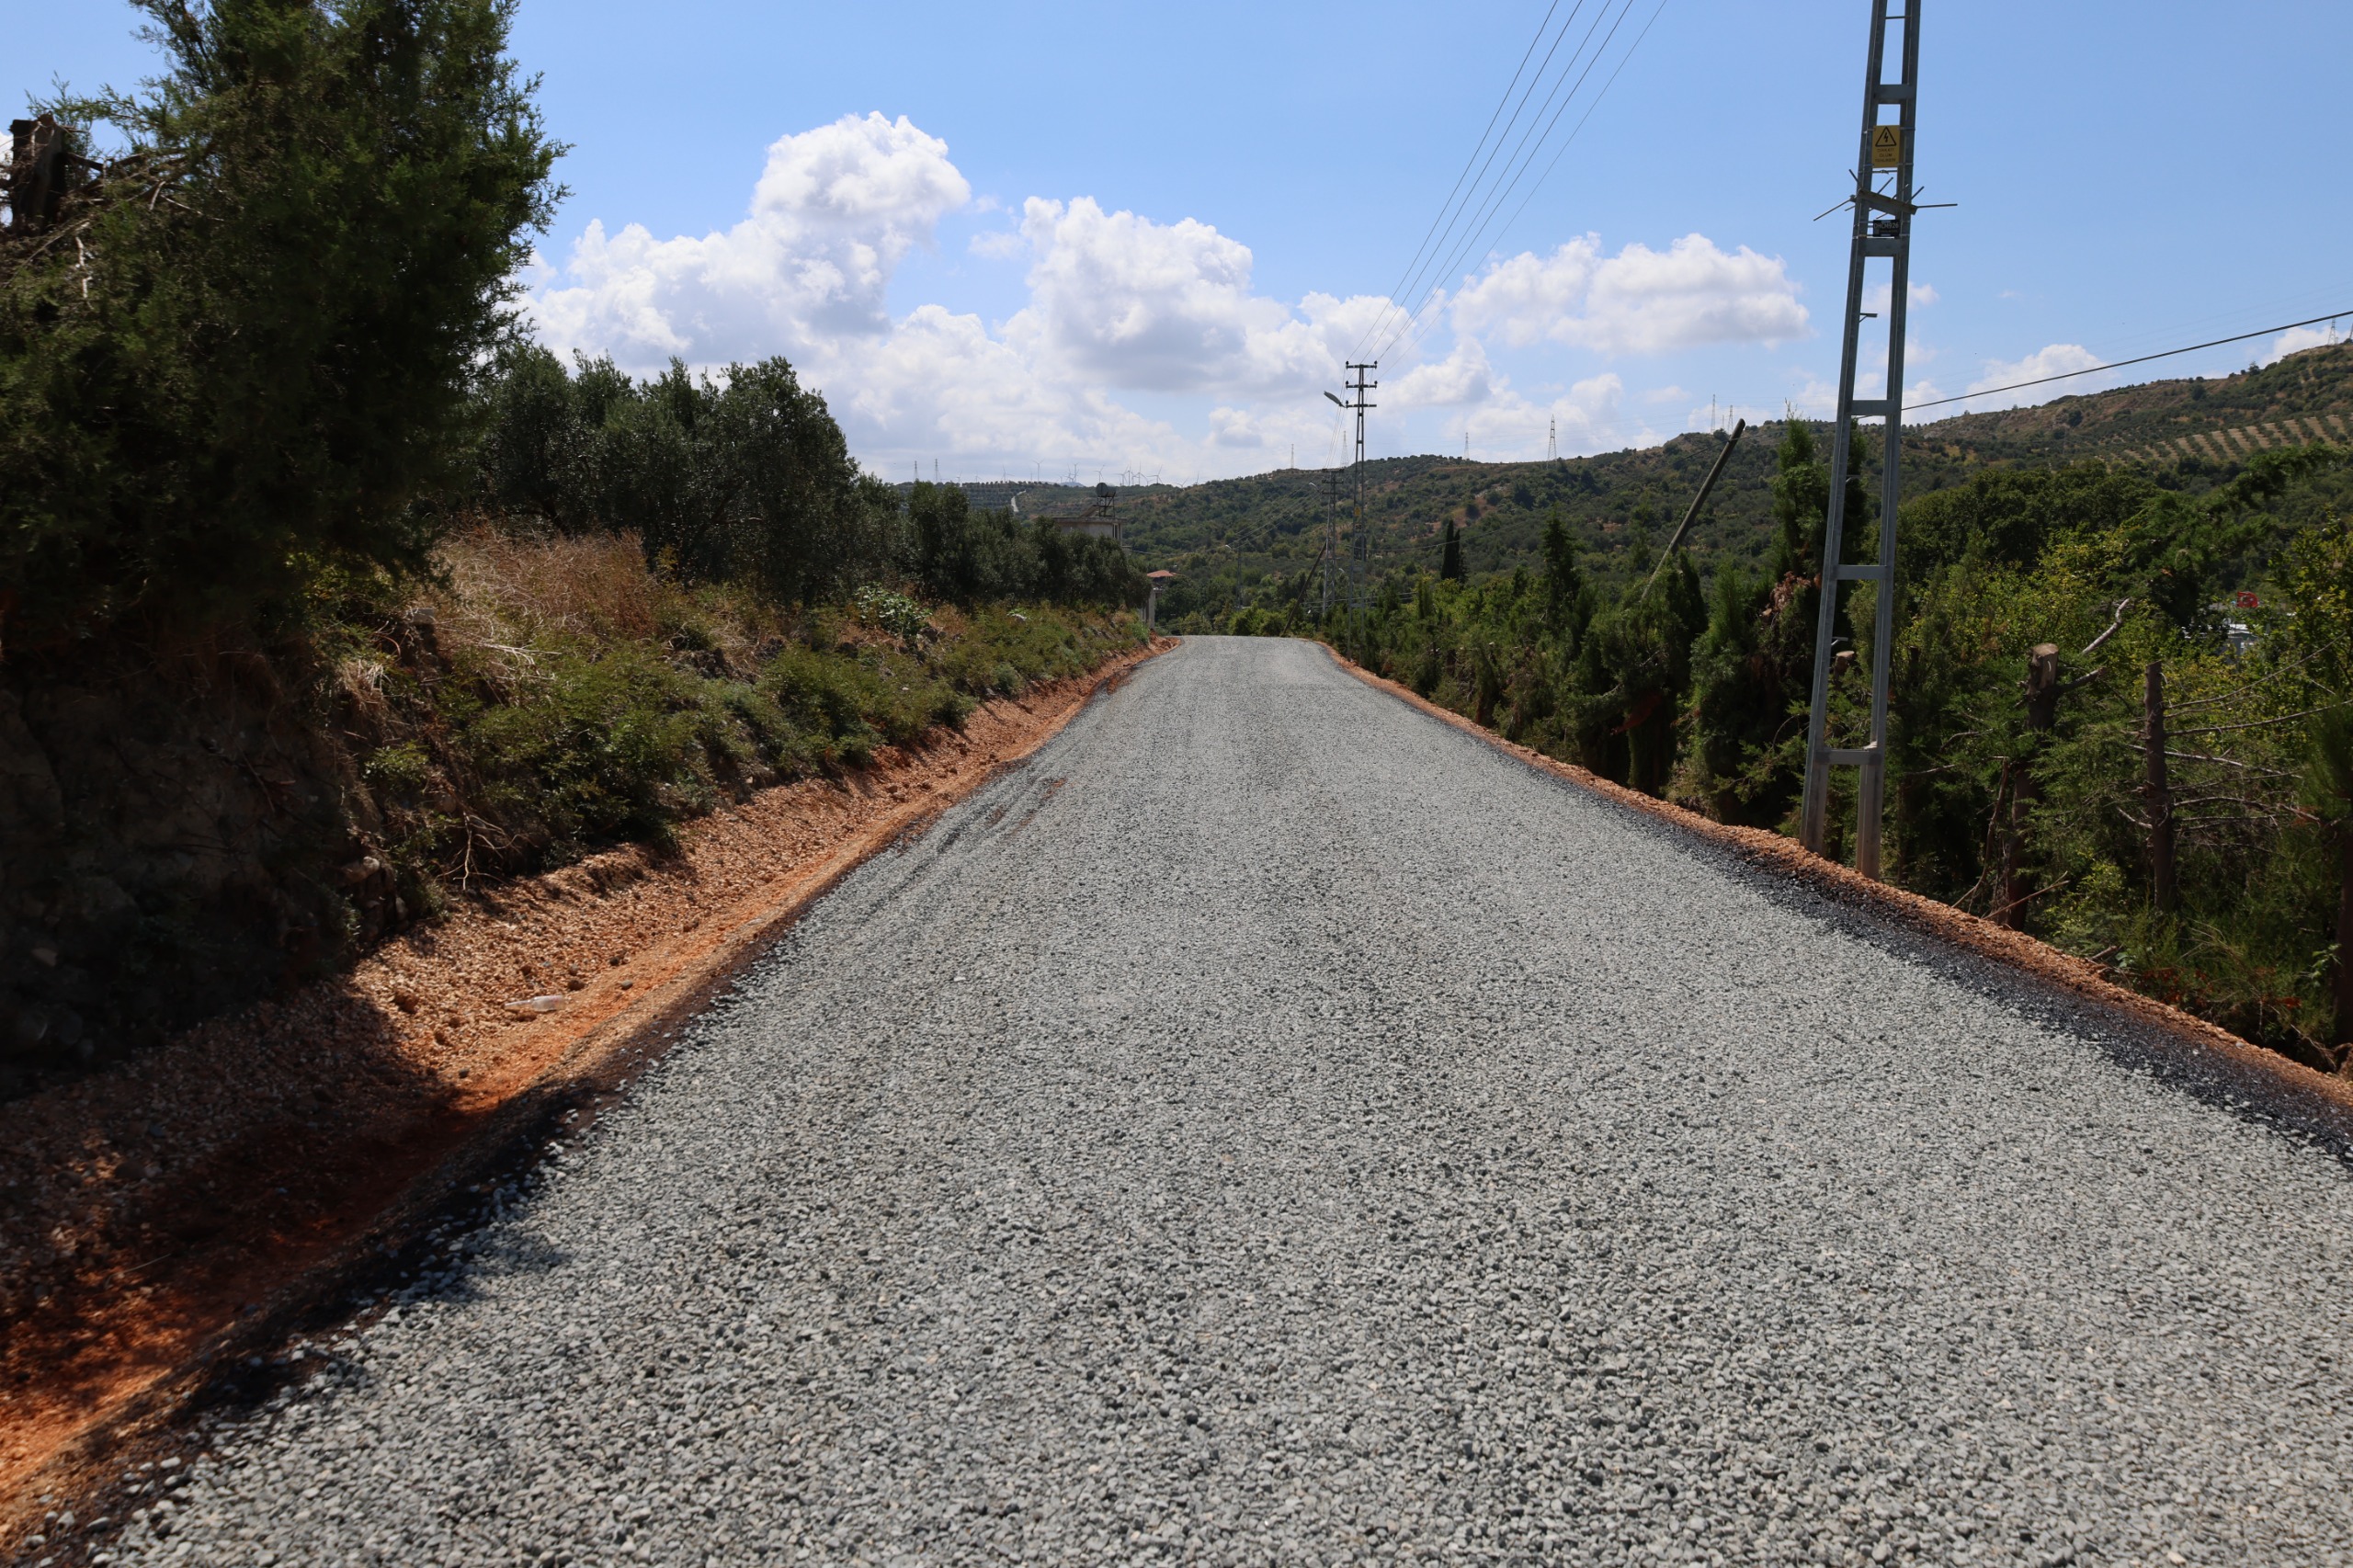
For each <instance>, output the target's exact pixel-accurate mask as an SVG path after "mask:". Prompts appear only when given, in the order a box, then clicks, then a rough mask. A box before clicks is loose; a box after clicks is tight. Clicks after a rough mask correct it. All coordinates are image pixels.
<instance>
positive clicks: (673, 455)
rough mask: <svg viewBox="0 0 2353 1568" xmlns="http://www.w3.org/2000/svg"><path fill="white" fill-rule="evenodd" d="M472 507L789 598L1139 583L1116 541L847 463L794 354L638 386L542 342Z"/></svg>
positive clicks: (977, 599)
mask: <svg viewBox="0 0 2353 1568" xmlns="http://www.w3.org/2000/svg"><path fill="white" fill-rule="evenodd" d="M484 401H485V403H486V405H487V408H488V415H489V416H488V419H487V427H486V431H485V435H484V437H483V447H482V452H483V456H482V465H481V488H480V491H479V493H478V495H477V496H476V497H475V498H474V499H473V502H472V504H473V505H476V506H481V507H483V508H485V509H487V510H488V511H490V512H491V513H493V514H494V515H497V516H502V517H517V518H529V519H533V520H535V521H537V522H540V523H541V524H544V525H545V526H546V527H548V528H552V529H554V530H555V531H557V532H559V533H563V534H568V535H584V534H591V533H608V534H612V533H626V534H630V535H631V536H633V537H635V538H637V539H638V540H642V542H643V544H644V546H645V550H646V553H647V555H648V557H649V559H651V560H652V561H653V562H654V563H655V564H656V565H657V566H658V567H659V568H660V569H661V570H662V571H663V572H664V573H665V574H667V575H669V576H672V577H675V578H676V579H678V580H680V581H682V582H687V583H722V582H740V583H750V584H755V585H758V587H759V588H760V589H761V591H762V592H764V593H765V594H766V595H767V597H769V598H771V599H773V600H775V601H776V602H778V603H779V604H792V603H805V604H820V603H825V602H828V601H832V600H835V599H839V598H841V597H845V596H846V595H847V594H848V593H850V592H851V591H852V590H853V589H855V588H857V587H858V586H859V585H868V584H872V583H874V582H876V581H878V580H891V581H897V580H901V579H904V580H905V582H906V583H907V585H909V586H912V587H915V588H916V589H918V590H919V591H921V592H922V593H925V594H927V595H929V596H930V597H934V598H937V599H941V600H945V601H947V602H949V603H951V604H957V605H961V606H965V607H967V608H970V607H972V606H975V605H980V604H983V603H988V602H991V601H998V600H1008V599H1020V600H1042V601H1049V602H1052V603H1057V604H1071V605H1080V604H1086V605H1098V606H1105V605H1129V604H1135V603H1137V602H1139V601H1140V600H1141V599H1142V597H1143V582H1142V575H1141V574H1139V573H1138V572H1137V570H1136V568H1135V566H1134V565H1133V563H1131V562H1130V561H1129V560H1128V558H1127V555H1126V553H1125V552H1124V551H1122V550H1120V547H1119V545H1118V544H1117V543H1116V542H1114V541H1112V540H1102V539H1090V538H1087V537H1086V536H1084V535H1079V534H1074V533H1072V532H1070V531H1068V530H1066V529H1063V528H1060V527H1057V526H1056V525H1054V524H1053V523H1051V522H1049V521H1046V520H1044V519H1039V520H1037V521H1034V522H1031V523H1028V524H1024V523H1022V522H1020V521H1019V520H1018V519H1017V518H1016V517H1013V516H1012V514H1011V513H1010V512H1001V511H984V510H976V509H975V508H973V507H972V505H971V503H970V501H969V499H968V497H967V495H966V494H965V492H964V491H963V490H962V489H961V488H959V487H958V486H955V485H938V484H917V485H915V487H914V488H913V490H912V492H910V493H909V494H907V496H906V497H905V498H904V501H903V500H902V498H901V496H900V494H899V493H898V492H897V491H896V490H894V489H892V487H891V486H889V485H886V484H884V483H881V481H880V480H877V479H874V478H873V477H871V476H870V475H867V474H864V473H861V472H859V470H858V465H857V464H856V463H855V462H854V461H853V460H851V458H850V456H849V450H848V448H847V445H846V444H845V443H844V442H843V439H842V435H841V431H840V429H839V427H838V426H835V423H834V420H833V416H832V415H830V414H829V413H828V412H827V411H826V408H825V402H824V398H822V397H821V396H819V395H818V394H817V393H815V392H812V391H810V390H808V389H807V388H804V387H803V386H801V383H800V381H799V379H798V378H797V377H796V376H795V375H794V373H793V370H792V368H791V367H790V365H788V364H786V363H785V362H784V361H783V360H782V359H767V360H763V361H761V362H760V363H759V364H756V365H749V366H744V365H738V366H733V367H731V368H730V369H728V371H727V372H726V374H724V375H722V376H716V377H710V376H706V377H696V376H694V375H691V374H690V373H688V370H687V369H686V368H685V367H684V366H682V365H676V364H674V365H672V366H671V368H670V369H669V370H668V371H667V372H666V373H665V374H664V375H662V376H660V377H657V378H656V379H654V380H653V381H642V382H641V381H633V380H631V378H630V377H629V376H628V375H626V374H624V373H623V372H622V371H620V369H617V368H616V367H615V366H614V365H613V364H612V363H611V362H610V361H609V360H601V359H592V360H583V361H582V362H581V363H580V364H579V366H578V367H577V368H576V369H574V370H567V369H565V368H564V366H563V362H562V361H561V360H559V359H557V358H556V357H555V356H554V355H552V354H550V353H548V352H547V351H546V350H545V349H543V348H540V347H536V346H533V345H522V346H518V347H514V348H512V349H511V350H509V352H508V353H507V354H506V355H505V356H504V357H503V358H502V360H501V362H500V364H499V367H498V369H497V373H496V374H495V375H494V378H493V379H492V381H491V383H490V385H489V388H488V390H487V392H486V393H485V399H484Z"/></svg>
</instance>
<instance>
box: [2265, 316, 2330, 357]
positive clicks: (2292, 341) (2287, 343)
mask: <svg viewBox="0 0 2353 1568" xmlns="http://www.w3.org/2000/svg"><path fill="white" fill-rule="evenodd" d="M2344 341H2345V336H2344V335H2343V334H2342V333H2340V332H2338V331H2337V330H2336V327H2335V326H2333V325H2332V326H2329V327H2326V328H2321V327H2315V326H2291V327H2290V328H2289V329H2288V330H2287V331H2285V332H2283V333H2281V334H2280V335H2279V337H2278V338H2276V339H2274V340H2273V342H2272V345H2271V347H2269V348H2268V349H2267V350H2265V352H2264V356H2263V362H2264V363H2265V364H2267V365H2276V364H2278V363H2279V361H2280V360H2282V359H2285V358H2287V357H2288V356H2289V355H2290V354H2302V352H2303V351H2304V350H2305V349H2307V348H2326V347H2331V346H2333V345H2335V344H2339V343H2342V342H2344Z"/></svg>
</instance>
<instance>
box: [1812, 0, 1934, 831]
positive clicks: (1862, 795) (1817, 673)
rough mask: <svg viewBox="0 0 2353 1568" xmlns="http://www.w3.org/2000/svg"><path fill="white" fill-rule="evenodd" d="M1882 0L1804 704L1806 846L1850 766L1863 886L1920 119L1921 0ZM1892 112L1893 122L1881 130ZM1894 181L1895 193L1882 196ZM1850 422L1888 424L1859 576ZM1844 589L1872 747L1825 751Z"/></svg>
mask: <svg viewBox="0 0 2353 1568" xmlns="http://www.w3.org/2000/svg"><path fill="white" fill-rule="evenodd" d="M1890 4H1891V0H1871V45H1870V64H1869V67H1868V70H1867V73H1866V74H1865V76H1864V78H1863V129H1862V139H1861V142H1859V148H1858V151H1859V162H1858V163H1857V164H1856V165H1855V195H1854V220H1855V225H1854V237H1853V244H1852V249H1851V250H1850V252H1849V256H1848V261H1847V322H1846V335H1845V338H1846V340H1845V346H1844V347H1843V348H1842V350H1841V354H1840V359H1839V366H1838V423H1837V426H1836V430H1835V431H1834V432H1833V434H1832V436H1831V440H1830V506H1829V512H1828V515H1827V517H1825V518H1824V528H1823V535H1822V608H1821V613H1820V616H1819V618H1818V619H1817V620H1816V622H1815V626H1814V640H1813V708H1812V710H1811V712H1810V714H1809V716H1808V718H1807V720H1806V762H1805V804H1804V811H1803V813H1802V822H1803V832H1804V837H1805V846H1806V847H1807V848H1808V849H1811V850H1813V852H1814V853H1815V854H1817V855H1819V854H1821V853H1822V850H1823V846H1824V843H1825V842H1827V839H1828V832H1827V829H1828V826H1829V822H1828V819H1829V813H1830V770H1831V768H1833V767H1859V768H1860V769H1862V778H1861V780H1860V785H1859V789H1858V790H1857V791H1856V795H1857V801H1856V812H1855V869H1857V870H1859V871H1860V872H1862V873H1863V875H1865V876H1867V877H1871V878H1877V877H1878V876H1879V874H1880V833H1879V830H1880V814H1881V804H1882V802H1883V801H1884V800H1885V798H1886V792H1887V671H1888V652H1889V648H1888V645H1889V643H1890V642H1893V634H1894V630H1895V510H1896V503H1897V501H1898V499H1899V498H1900V494H1901V490H1900V485H1899V483H1898V474H1897V458H1898V455H1899V454H1900V453H1901V451H1902V449H1903V444H1904V306H1905V304H1906V303H1907V302H1908V298H1907V297H1908V293H1909V290H1910V287H1911V271H1912V220H1913V219H1914V217H1915V216H1916V215H1917V214H1918V212H1919V208H1918V207H1917V206H1915V204H1914V202H1913V199H1912V131H1913V123H1914V116H1915V111H1916V110H1917V108H1918V101H1917V94H1916V85H1917V84H1918V81H1919V76H1920V5H1921V0H1905V4H1904V9H1903V11H1901V12H1900V13H1897V14H1895V15H1893V16H1891V15H1890V14H1889V10H1888V7H1889V5H1890ZM1891 21H1893V22H1897V23H1900V24H1901V25H1902V28H1903V31H1902V35H1901V42H1900V44H1899V45H1897V49H1898V50H1899V51H1900V60H1901V65H1902V72H1903V74H1902V75H1901V76H1900V77H1899V78H1898V79H1896V80H1894V81H1890V80H1888V77H1887V70H1888V63H1889V40H1888V23H1889V22H1891ZM1890 108H1893V110H1894V111H1895V118H1894V119H1893V120H1889V121H1885V122H1882V120H1881V114H1882V113H1883V112H1884V111H1885V110H1887V109H1890ZM1891 175H1892V176H1893V188H1892V189H1888V190H1882V189H1881V188H1880V187H1881V182H1882V180H1884V179H1886V178H1887V177H1888V176H1891ZM1881 260H1884V261H1886V262H1888V263H1889V264H1890V265H1889V268H1888V276H1887V282H1888V297H1887V312H1886V321H1885V325H1886V329H1887V381H1886V389H1885V395H1884V396H1881V397H1877V398H1859V397H1857V396H1856V395H1855V369H1856V363H1857V359H1858V358H1859V354H1860V351H1861V347H1862V343H1861V339H1862V326H1863V323H1864V322H1865V321H1866V320H1868V319H1870V312H1865V311H1864V309H1863V297H1864V287H1865V284H1864V274H1865V271H1866V269H1867V267H1869V266H1870V263H1872V262H1874V261H1881ZM1859 419H1881V420H1884V421H1885V422H1886V426H1885V430H1884V433H1883V434H1882V436H1881V443H1880V506H1879V550H1878V551H1877V552H1876V553H1877V555H1878V560H1877V561H1875V562H1872V563H1870V564H1869V565H1851V566H1850V565H1848V564H1847V555H1846V544H1847V475H1848V473H1849V472H1850V471H1851V467H1852V464H1853V460H1854V452H1853V446H1854V443H1853V440H1852V438H1851V437H1852V432H1853V430H1854V426H1855V421H1857V420H1859ZM1848 583H1870V584H1872V585H1875V586H1876V588H1877V592H1876V593H1874V594H1873V595H1872V601H1873V602H1872V611H1873V618H1872V623H1871V717H1870V740H1869V742H1868V743H1867V744H1863V745H1861V746H1858V747H1851V748H1846V747H1836V746H1833V745H1832V744H1830V737H1829V728H1828V726H1829V707H1830V674H1831V668H1832V665H1833V663H1834V657H1833V655H1834V650H1833V648H1832V642H1834V641H1835V638H1834V631H1835V630H1836V626H1837V624H1838V597H1839V590H1840V588H1841V587H1842V586H1843V585H1846V584H1848Z"/></svg>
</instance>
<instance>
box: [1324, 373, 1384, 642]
mask: <svg viewBox="0 0 2353 1568" xmlns="http://www.w3.org/2000/svg"><path fill="white" fill-rule="evenodd" d="M1348 369H1351V370H1353V371H1355V372H1356V378H1357V379H1356V380H1355V381H1349V382H1347V383H1346V384H1347V389H1348V390H1349V391H1350V392H1354V393H1356V397H1355V399H1354V401H1352V402H1347V403H1341V402H1340V400H1339V399H1338V398H1337V397H1333V395H1332V393H1330V392H1325V393H1324V396H1325V397H1329V398H1331V399H1332V401H1333V402H1334V403H1339V404H1340V406H1341V407H1342V408H1345V409H1348V410H1351V411H1352V412H1354V413H1355V415H1356V416H1357V466H1356V503H1355V506H1356V521H1355V523H1354V524H1353V525H1352V529H1353V531H1352V533H1351V535H1350V537H1349V540H1348V565H1349V567H1350V569H1351V575H1352V577H1353V581H1352V582H1351V583H1350V584H1349V585H1348V607H1349V608H1351V609H1360V608H1363V605H1364V574H1365V566H1366V563H1367V562H1369V561H1370V559H1371V555H1372V552H1371V551H1370V550H1368V549H1367V548H1366V545H1365V537H1364V415H1365V410H1367V409H1369V408H1377V407H1379V406H1380V405H1379V404H1378V403H1367V402H1365V400H1364V394H1365V393H1366V392H1370V391H1371V390H1372V389H1373V388H1375V387H1378V386H1379V385H1381V383H1380V382H1379V381H1366V380H1365V379H1364V373H1365V372H1366V371H1367V370H1378V369H1381V361H1380V360H1378V359H1375V360H1372V361H1370V363H1367V364H1362V365H1359V364H1357V363H1356V362H1354V361H1353V360H1351V361H1350V362H1349V364H1348Z"/></svg>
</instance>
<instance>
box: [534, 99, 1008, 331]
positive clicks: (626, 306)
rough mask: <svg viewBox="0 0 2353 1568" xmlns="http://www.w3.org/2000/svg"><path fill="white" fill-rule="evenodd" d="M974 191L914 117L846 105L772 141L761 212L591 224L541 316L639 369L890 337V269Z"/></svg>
mask: <svg viewBox="0 0 2353 1568" xmlns="http://www.w3.org/2000/svg"><path fill="white" fill-rule="evenodd" d="M971 198H972V187H971V186H970V185H968V184H966V183H965V180H964V176H962V175H961V174H960V173H958V172H957V169H956V165H954V164H952V163H950V162H949V158H948V143H947V142H942V141H940V140H939V139H938V137H935V136H928V135H926V134H925V133H924V132H923V131H918V130H917V129H915V126H914V125H912V124H910V123H909V122H908V121H907V119H906V118H905V117H904V116H901V117H900V118H899V119H897V120H895V121H894V120H889V119H884V118H883V117H882V116H881V115H880V114H869V115H865V116H863V117H860V116H858V115H846V116H844V117H843V118H842V119H838V120H835V122H834V123H833V124H831V125H822V126H819V127H818V128H817V129H815V130H814V131H803V132H801V134H799V135H797V136H787V137H785V138H783V139H782V140H780V141H779V142H777V143H776V144H775V145H774V146H772V147H770V148H769V149H768V158H767V167H766V168H765V169H764V170H762V172H761V175H760V179H759V184H758V186H757V187H756V188H755V190H754V192H753V196H752V206H751V211H750V213H749V214H748V215H747V216H746V217H745V219H744V220H743V221H742V222H739V223H737V224H736V225H735V226H734V227H733V228H732V229H729V230H727V231H726V232H724V233H716V232H714V233H709V234H705V235H703V236H702V237H701V238H699V239H697V238H693V237H691V236H687V235H681V236H679V237H677V238H676V239H669V240H656V239H655V238H654V236H653V235H652V234H651V233H648V232H647V231H646V229H645V228H644V227H643V226H642V225H641V224H636V223H631V224H630V225H628V226H627V227H625V228H623V229H622V230H621V231H620V233H618V234H608V233H607V232H606V229H605V226H604V224H603V223H602V222H591V223H590V224H589V225H588V228H587V230H586V232H585V233H583V234H582V235H581V237H580V239H579V241H578V243H577V244H574V247H573V251H572V256H571V258H570V260H569V261H568V262H567V263H566V264H565V266H564V267H563V271H562V273H561V275H560V277H559V278H558V279H557V281H556V282H555V283H554V284H553V286H551V287H549V288H546V289H543V290H540V293H539V294H538V295H537V296H536V298H535V299H534V300H533V301H532V313H533V315H534V317H535V318H536V319H537V321H538V324H539V325H540V331H541V334H542V335H543V336H545V337H546V338H547V339H548V340H549V341H550V342H551V343H552V344H554V345H556V346H559V347H578V348H585V349H589V350H591V351H593V352H600V353H608V354H610V355H612V356H613V357H614V358H616V359H618V360H619V361H620V362H621V363H622V364H623V365H624V366H626V367H628V368H630V369H639V370H644V369H654V368H656V367H658V366H659V365H661V364H662V363H663V362H664V361H665V360H667V359H668V358H671V357H672V356H674V355H675V356H676V357H678V358H683V359H686V360H688V362H689V363H694V364H717V363H725V362H727V361H729V360H742V359H753V358H761V357H763V356H766V355H768V354H775V353H790V352H792V351H794V350H796V349H802V350H805V348H806V347H807V346H808V345H809V344H811V343H812V342H813V341H816V340H818V339H821V338H832V337H839V336H842V335H858V334H881V333H883V332H886V331H887V330H888V329H889V326H890V321H889V317H888V315H887V313H886V311H885V296H886V294H887V291H888V290H889V288H890V283H891V276H892V272H893V270H894V269H895V268H896V267H898V265H899V263H900V262H901V261H903V260H904V259H905V256H906V254H907V252H908V251H909V250H911V249H913V248H914V247H915V245H917V244H924V243H927V242H928V241H929V240H930V238H931V237H932V234H933V233H934V231H935V229H936V228H937V226H938V222H939V220H940V219H941V218H942V217H944V216H946V215H947V214H948V213H949V212H952V211H954V210H957V209H958V208H960V207H961V206H963V205H964V204H965V203H966V202H967V201H969V200H970V199H971Z"/></svg>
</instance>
